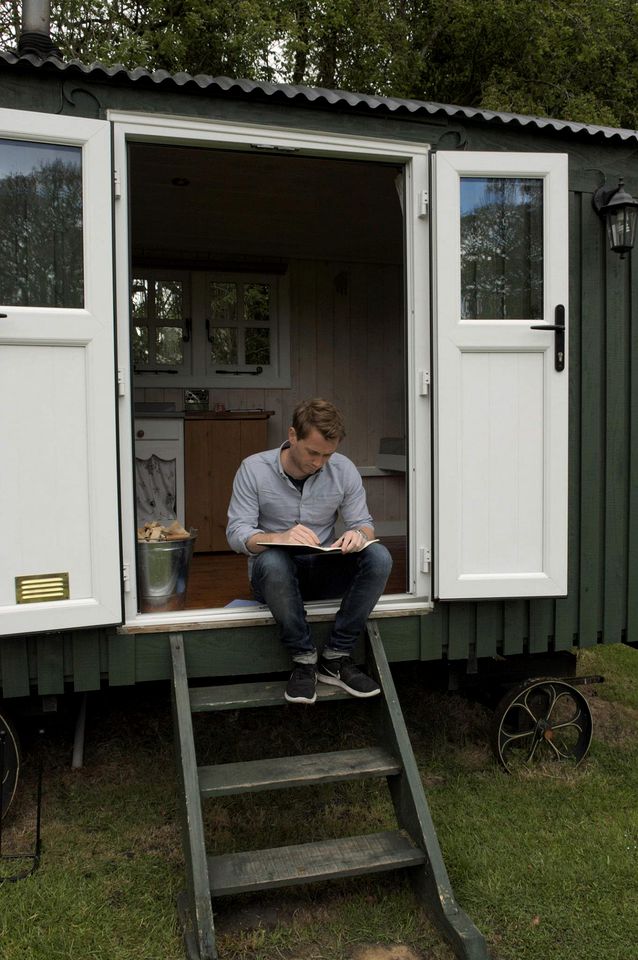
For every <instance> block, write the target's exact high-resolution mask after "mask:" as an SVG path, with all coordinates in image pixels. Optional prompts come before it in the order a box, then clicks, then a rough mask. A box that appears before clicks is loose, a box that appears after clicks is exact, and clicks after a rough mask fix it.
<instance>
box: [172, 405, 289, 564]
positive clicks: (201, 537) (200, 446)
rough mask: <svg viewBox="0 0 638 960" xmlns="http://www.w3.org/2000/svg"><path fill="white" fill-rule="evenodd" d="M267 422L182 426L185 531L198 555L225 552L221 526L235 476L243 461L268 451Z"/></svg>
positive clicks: (228, 417) (214, 420) (209, 420)
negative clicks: (192, 532) (192, 531)
mask: <svg viewBox="0 0 638 960" xmlns="http://www.w3.org/2000/svg"><path fill="white" fill-rule="evenodd" d="M269 416H270V414H269V413H268V412H265V413H260V414H256V415H253V416H251V417H246V418H244V417H239V416H238V415H232V414H219V415H218V416H216V417H215V416H214V415H213V416H208V415H205V416H204V417H202V418H201V419H200V418H198V419H187V420H186V423H185V432H184V436H185V440H184V460H185V473H186V526H187V528H189V527H196V528H197V530H198V536H197V540H196V542H195V551H196V552H197V553H202V552H204V551H215V550H217V551H223V550H228V549H229V547H228V543H227V541H226V523H227V512H228V503H229V501H230V495H231V493H232V489H233V480H234V478H235V473H236V471H237V468H238V467H239V464H240V463H241V461H242V460H243V459H244V458H245V457H248V456H250V454H251V453H259V452H260V451H261V450H266V449H267V447H268V443H267V426H268V417H269Z"/></svg>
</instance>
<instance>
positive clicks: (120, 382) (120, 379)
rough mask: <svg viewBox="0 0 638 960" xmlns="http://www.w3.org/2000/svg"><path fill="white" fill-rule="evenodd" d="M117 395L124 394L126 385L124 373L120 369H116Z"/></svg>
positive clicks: (121, 395) (122, 395) (123, 395)
mask: <svg viewBox="0 0 638 960" xmlns="http://www.w3.org/2000/svg"><path fill="white" fill-rule="evenodd" d="M117 395H118V397H125V396H126V385H125V383H124V373H123V371H122V370H118V371H117Z"/></svg>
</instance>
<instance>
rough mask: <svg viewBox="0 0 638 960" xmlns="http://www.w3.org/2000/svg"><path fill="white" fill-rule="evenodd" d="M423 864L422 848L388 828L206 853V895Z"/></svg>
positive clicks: (244, 891) (220, 895) (400, 831)
mask: <svg viewBox="0 0 638 960" xmlns="http://www.w3.org/2000/svg"><path fill="white" fill-rule="evenodd" d="M424 862H425V855H424V853H423V851H422V850H420V849H419V848H418V847H417V846H415V845H414V843H413V842H412V841H411V840H410V838H409V837H408V835H407V834H406V833H405V832H403V831H402V830H391V831H387V832H385V833H373V834H369V835H368V836H361V837H343V838H341V839H338V840H320V841H319V842H318V843H304V844H300V845H298V846H291V847H275V848H273V849H271V850H252V851H249V852H246V853H235V854H229V855H226V856H221V857H208V877H209V882H210V892H211V895H212V896H213V897H224V896H229V895H231V894H236V893H248V892H250V891H254V890H264V889H268V888H271V887H286V886H292V885H294V884H300V883H312V882H314V881H317V880H333V879H336V878H338V877H357V876H360V875H362V874H365V873H382V872H383V871H386V870H397V869H401V868H404V867H416V866H420V865H422V864H423V863H424Z"/></svg>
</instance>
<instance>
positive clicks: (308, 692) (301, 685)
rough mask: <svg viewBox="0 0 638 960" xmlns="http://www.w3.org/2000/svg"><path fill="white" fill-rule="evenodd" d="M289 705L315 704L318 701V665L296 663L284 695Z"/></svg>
mask: <svg viewBox="0 0 638 960" xmlns="http://www.w3.org/2000/svg"><path fill="white" fill-rule="evenodd" d="M284 697H285V699H286V700H287V701H288V703H314V702H315V700H316V699H317V665H316V664H315V663H296V664H295V666H294V669H293V671H292V673H291V674H290V679H289V681H288V683H287V684H286V691H285V693H284Z"/></svg>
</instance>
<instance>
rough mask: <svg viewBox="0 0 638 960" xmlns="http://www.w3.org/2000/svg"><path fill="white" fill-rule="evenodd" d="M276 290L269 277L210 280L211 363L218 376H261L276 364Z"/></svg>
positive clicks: (209, 360)
mask: <svg viewBox="0 0 638 960" xmlns="http://www.w3.org/2000/svg"><path fill="white" fill-rule="evenodd" d="M274 299H275V291H274V286H273V283H272V281H268V280H261V281H255V280H221V279H215V278H214V277H211V278H210V279H209V281H208V303H207V330H206V332H207V335H208V342H209V345H210V346H209V350H208V364H209V367H210V368H211V371H212V372H213V373H214V374H216V375H224V374H232V375H239V374H241V373H242V372H243V373H246V374H250V375H252V376H255V377H257V376H261V374H262V373H263V372H264V369H265V368H268V367H271V366H272V348H271V338H272V336H273V334H274V333H275V332H276V331H275V330H274V326H275V316H274V314H275V309H274V308H275V302H274Z"/></svg>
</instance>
